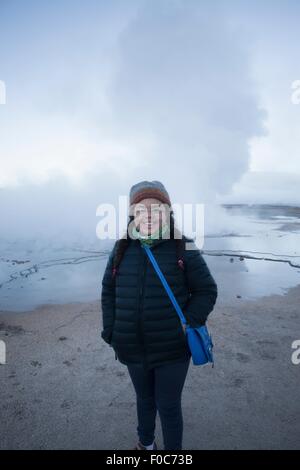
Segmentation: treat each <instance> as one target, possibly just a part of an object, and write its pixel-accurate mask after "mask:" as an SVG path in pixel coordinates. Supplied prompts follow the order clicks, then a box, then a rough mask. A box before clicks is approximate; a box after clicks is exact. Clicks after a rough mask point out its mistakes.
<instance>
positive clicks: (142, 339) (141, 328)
mask: <svg viewBox="0 0 300 470" xmlns="http://www.w3.org/2000/svg"><path fill="white" fill-rule="evenodd" d="M141 250H142V255H143V256H144V259H143V267H142V276H141V285H140V291H139V312H138V315H139V318H138V321H139V332H140V345H141V350H142V354H143V363H144V365H145V367H146V368H147V366H148V362H147V357H146V349H145V336H144V318H143V304H144V293H145V289H144V281H145V274H146V268H147V256H146V254H144V250H143V248H142V247H141Z"/></svg>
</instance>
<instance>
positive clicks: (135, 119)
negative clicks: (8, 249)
mask: <svg viewBox="0 0 300 470" xmlns="http://www.w3.org/2000/svg"><path fill="white" fill-rule="evenodd" d="M299 17H300V3H299V2H298V1H297V0H285V1H281V0H280V1H279V0H277V1H276V0H264V1H253V0H252V1H247V0H239V1H237V0H236V1H233V0H232V1H229V0H227V1H226V2H225V1H224V2H222V1H220V0H218V1H217V0H215V1H211V0H210V1H209V2H208V1H200V0H197V1H194V0H184V1H178V0H172V1H171V0H159V1H158V0H151V1H150V0H149V1H148V0H146V1H143V0H138V1H130V0H126V2H124V1H121V0H120V1H117V0H113V1H110V2H107V1H99V0H86V1H78V0H70V1H69V0H59V1H58V0H53V1H51V2H41V1H32V0H27V1H26V2H24V1H22V0H0V57H1V59H0V80H1V81H2V85H3V84H5V88H6V100H5V104H4V103H3V104H0V164H1V171H0V188H1V189H0V210H1V211H4V214H6V215H7V214H8V213H9V211H10V210H12V207H13V205H14V206H15V205H16V204H19V205H20V203H24V204H25V205H27V206H26V207H27V209H28V210H29V209H32V211H33V214H34V213H36V212H35V208H36V203H37V199H39V204H40V206H43V204H44V205H45V206H46V207H47V208H48V211H49V210H53V211H54V215H53V217H55V209H54V207H53V209H51V207H52V206H53V205H54V203H55V202H56V203H57V202H58V203H59V201H61V200H62V198H63V201H64V204H65V205H66V206H67V205H68V204H69V206H68V210H70V208H71V207H73V208H75V207H76V214H77V217H78V211H80V210H81V216H83V213H84V211H86V210H91V211H92V212H93V214H94V212H95V211H94V208H95V207H96V205H98V204H99V203H101V202H110V201H113V200H115V198H117V196H118V195H119V194H125V195H126V194H128V192H129V189H130V186H131V185H132V184H134V183H135V182H137V181H139V180H141V179H159V180H161V181H162V182H163V183H164V184H165V185H166V187H167V189H168V191H169V193H170V195H171V198H172V200H173V201H178V202H248V203H256V202H270V203H272V202H274V203H278V202H287V203H293V204H296V203H300V192H299V188H300V158H299V148H300V103H299V104H297V101H300V92H299V93H298V95H297V90H294V91H293V89H292V84H293V83H294V82H296V81H297V80H300V65H299V57H300V54H299V52H300V37H299V36H300V34H299ZM292 93H294V100H292ZM0 98H1V96H0ZM3 98H4V96H3V86H2V102H3ZM295 98H296V99H295ZM297 98H299V99H297ZM0 101H1V100H0ZM293 101H294V102H293ZM87 207H89V209H87ZM80 208H81V209H80ZM41 210H42V209H41ZM73 213H74V212H73ZM33 218H34V216H33ZM62 218H63V217H62Z"/></svg>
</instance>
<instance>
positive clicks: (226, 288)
mask: <svg viewBox="0 0 300 470" xmlns="http://www.w3.org/2000/svg"><path fill="white" fill-rule="evenodd" d="M224 211H225V212H224V220H223V221H222V225H221V226H220V224H218V230H217V231H215V230H214V227H213V225H212V226H211V227H208V230H206V232H205V243H204V246H203V247H202V249H203V252H204V257H205V260H206V262H207V264H208V266H209V268H210V270H211V272H212V274H213V276H214V278H215V279H216V282H217V284H218V290H219V297H218V302H223V303H226V302H229V303H232V302H240V301H241V299H256V298H258V297H261V296H265V295H271V294H281V295H283V294H285V293H286V291H287V289H288V288H290V287H293V286H295V285H297V284H299V283H300V244H299V240H300V238H299V236H300V208H297V207H294V206H271V205H263V206H247V205H239V206H237V205H226V206H224ZM111 247H112V242H106V243H104V242H102V241H100V240H98V239H97V238H95V239H94V240H89V241H87V240H86V239H78V238H77V239H76V241H75V240H73V241H72V240H68V242H59V240H58V239H51V240H50V239H45V238H43V239H38V240H35V239H32V240H26V241H25V240H21V239H16V240H4V239H1V240H0V250H1V251H0V253H1V256H0V310H11V311H17V312H18V311H27V310H31V309H33V308H36V307H38V306H40V305H43V304H57V303H68V302H85V301H93V300H96V299H100V293H101V281H102V276H103V272H104V269H105V266H106V263H107V256H108V253H109V251H110V249H111Z"/></svg>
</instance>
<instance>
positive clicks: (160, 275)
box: [142, 244, 186, 324]
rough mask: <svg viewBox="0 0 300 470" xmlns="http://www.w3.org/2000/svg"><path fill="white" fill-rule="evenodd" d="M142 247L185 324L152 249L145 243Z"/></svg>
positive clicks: (184, 320) (183, 321)
mask: <svg viewBox="0 0 300 470" xmlns="http://www.w3.org/2000/svg"><path fill="white" fill-rule="evenodd" d="M142 247H143V248H144V250H145V251H146V253H147V255H148V257H149V259H150V261H151V262H152V264H153V267H154V269H155V271H156V272H157V274H158V276H159V278H160V280H161V282H162V283H163V286H164V288H165V289H166V291H167V294H168V296H169V297H170V299H171V302H172V303H173V305H174V307H175V309H176V312H177V313H178V315H179V318H180V320H181V321H182V323H184V324H186V319H185V317H184V315H183V313H182V310H181V308H180V307H179V305H178V302H177V300H176V299H175V297H174V294H173V292H172V290H171V289H170V287H169V284H168V283H167V281H166V279H165V276H164V275H163V273H162V272H161V270H160V267H159V266H158V264H157V261H156V259H155V257H154V255H153V253H152V251H151V250H150V248H149V247H148V246H146V245H144V244H142Z"/></svg>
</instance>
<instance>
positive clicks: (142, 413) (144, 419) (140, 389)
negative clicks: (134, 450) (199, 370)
mask: <svg viewBox="0 0 300 470" xmlns="http://www.w3.org/2000/svg"><path fill="white" fill-rule="evenodd" d="M189 364H190V358H189V359H188V360H187V361H182V362H176V363H173V364H164V365H161V366H158V367H155V368H154V369H151V370H149V371H148V372H147V371H145V370H144V368H143V366H142V365H139V364H130V365H127V368H128V372H129V375H130V377H131V380H132V383H133V386H134V389H135V392H136V398H137V417H138V426H137V433H138V436H139V440H140V442H141V443H142V444H143V445H145V446H148V445H151V444H152V442H153V441H154V439H155V435H154V433H155V420H156V413H157V410H158V412H159V416H160V420H161V427H162V433H163V439H164V448H165V450H166V449H168V450H169V449H182V435H183V417H182V408H181V394H182V390H183V386H184V382H185V379H186V376H187V372H188V368H189Z"/></svg>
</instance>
